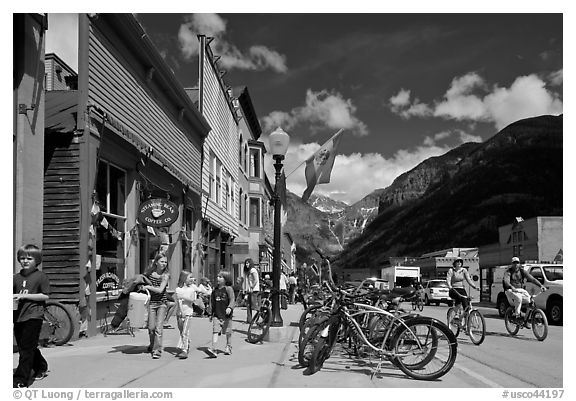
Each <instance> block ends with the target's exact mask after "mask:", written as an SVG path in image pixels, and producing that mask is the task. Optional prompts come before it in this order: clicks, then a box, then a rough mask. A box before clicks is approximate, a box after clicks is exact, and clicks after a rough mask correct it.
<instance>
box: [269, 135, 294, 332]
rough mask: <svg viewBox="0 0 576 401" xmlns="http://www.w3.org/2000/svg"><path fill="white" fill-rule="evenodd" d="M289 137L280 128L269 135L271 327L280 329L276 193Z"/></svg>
mask: <svg viewBox="0 0 576 401" xmlns="http://www.w3.org/2000/svg"><path fill="white" fill-rule="evenodd" d="M289 143H290V136H288V134H287V133H286V132H284V130H283V129H282V128H280V127H278V128H276V130H275V131H274V132H272V133H271V134H270V151H271V153H272V157H273V158H274V161H275V163H274V168H275V169H276V185H275V186H274V198H273V200H274V253H273V257H274V260H273V262H272V287H273V288H274V289H275V290H276V292H274V293H273V294H272V323H271V326H272V327H282V325H283V322H282V316H280V293H279V292H278V291H280V269H281V261H280V258H281V252H280V242H281V239H280V231H281V229H282V223H281V222H280V195H279V193H278V181H279V180H280V174H281V172H282V160H284V155H285V154H286V151H287V150H288V144H289Z"/></svg>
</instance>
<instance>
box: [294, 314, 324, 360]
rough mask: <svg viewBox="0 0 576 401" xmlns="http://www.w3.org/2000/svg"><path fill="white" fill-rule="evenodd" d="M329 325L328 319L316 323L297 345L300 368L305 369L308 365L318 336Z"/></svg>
mask: <svg viewBox="0 0 576 401" xmlns="http://www.w3.org/2000/svg"><path fill="white" fill-rule="evenodd" d="M329 324H330V319H328V318H327V317H326V318H323V319H319V320H317V321H316V324H314V325H313V326H312V327H310V329H309V330H308V333H306V335H305V336H304V338H303V339H302V341H301V342H300V343H299V347H298V363H300V366H304V367H307V366H309V364H310V358H311V357H312V352H313V351H314V347H315V346H316V343H317V342H318V340H319V339H320V334H321V333H322V330H323V329H324V328H325V327H326V326H327V325H329Z"/></svg>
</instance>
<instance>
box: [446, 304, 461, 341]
mask: <svg viewBox="0 0 576 401" xmlns="http://www.w3.org/2000/svg"><path fill="white" fill-rule="evenodd" d="M455 317H456V308H448V312H446V324H447V325H448V327H450V330H452V333H454V336H456V337H458V334H460V320H459V319H455Z"/></svg>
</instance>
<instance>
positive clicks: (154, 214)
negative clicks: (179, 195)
mask: <svg viewBox="0 0 576 401" xmlns="http://www.w3.org/2000/svg"><path fill="white" fill-rule="evenodd" d="M177 218H178V206H176V204H175V203H173V202H170V201H169V200H167V199H149V200H147V201H146V202H142V204H140V210H139V213H138V221H140V223H142V224H146V225H147V226H151V227H166V226H169V225H171V224H172V223H174V222H175V221H176V219H177Z"/></svg>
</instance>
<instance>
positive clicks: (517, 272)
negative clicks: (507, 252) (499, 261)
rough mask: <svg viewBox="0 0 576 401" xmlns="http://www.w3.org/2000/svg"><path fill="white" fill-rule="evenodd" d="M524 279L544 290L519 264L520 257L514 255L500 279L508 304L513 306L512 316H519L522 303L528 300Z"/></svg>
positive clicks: (528, 295)
mask: <svg viewBox="0 0 576 401" xmlns="http://www.w3.org/2000/svg"><path fill="white" fill-rule="evenodd" d="M525 281H530V282H531V283H534V284H536V285H537V286H539V287H540V289H541V290H542V291H546V287H544V286H543V285H542V284H541V283H540V282H539V281H538V280H536V279H535V278H534V277H533V276H532V275H531V274H530V273H528V272H527V271H526V270H524V269H523V268H522V265H521V264H520V259H519V258H517V257H516V256H514V257H513V258H512V265H511V266H510V267H509V268H508V269H507V270H506V272H505V273H504V278H503V279H502V285H503V287H504V290H505V291H506V292H505V294H506V298H508V302H509V303H510V305H512V306H513V307H514V317H521V312H520V309H521V308H522V303H528V302H530V294H528V291H526V288H525V285H524V282H525Z"/></svg>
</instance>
